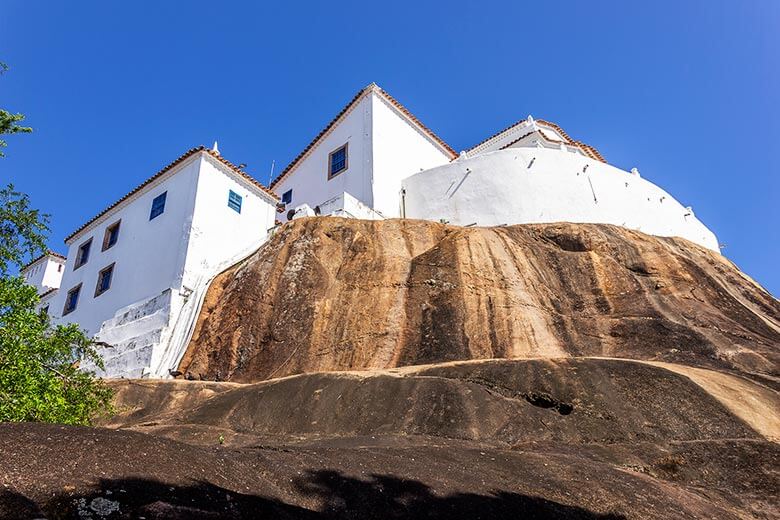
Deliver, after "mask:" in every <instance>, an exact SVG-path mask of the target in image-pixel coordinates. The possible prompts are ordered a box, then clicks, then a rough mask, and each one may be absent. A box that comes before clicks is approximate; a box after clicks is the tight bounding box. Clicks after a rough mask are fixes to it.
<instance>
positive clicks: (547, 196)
mask: <svg viewBox="0 0 780 520" xmlns="http://www.w3.org/2000/svg"><path fill="white" fill-rule="evenodd" d="M586 165H587V169H586V170H585V171H583V169H584V167H585V166H586ZM403 185H404V188H405V190H406V194H405V204H406V216H407V217H408V218H419V219H428V220H439V219H446V220H448V221H449V222H450V223H452V224H456V225H469V224H476V225H479V226H495V225H502V224H523V223H544V222H590V223H605V224H616V225H620V226H624V227H627V228H630V229H635V230H638V231H642V232H645V233H648V234H652V235H658V236H679V237H683V238H686V239H688V240H691V241H692V242H695V243H697V244H700V245H702V246H704V247H707V248H709V249H712V250H714V251H719V248H718V242H717V239H716V237H715V235H714V234H713V233H712V231H710V230H709V229H707V228H706V227H705V226H704V224H702V223H701V222H700V221H699V220H698V219H697V218H696V217H695V216H694V215H693V213H692V212H690V211H688V210H687V209H686V208H685V207H683V206H682V205H681V204H680V203H679V202H677V201H676V200H675V199H674V198H673V197H672V196H671V195H669V194H668V193H666V192H665V191H664V190H662V189H661V188H659V187H658V186H655V185H654V184H652V183H650V182H648V181H647V180H645V179H642V178H640V177H638V176H636V175H632V174H630V173H628V172H625V171H623V170H620V169H618V168H615V167H613V166H611V165H608V164H605V163H602V162H599V161H595V160H591V159H588V158H586V157H583V156H581V155H579V154H575V153H571V152H565V151H560V150H551V149H546V148H525V149H514V148H513V149H507V150H503V151H497V152H491V153H487V154H484V155H479V156H476V157H473V158H463V159H459V160H458V161H456V162H454V163H451V164H448V165H445V166H441V167H438V168H433V169H431V170H427V171H424V172H421V173H417V174H415V175H413V176H411V177H409V178H408V179H405V180H404V182H403ZM686 215H687V216H686Z"/></svg>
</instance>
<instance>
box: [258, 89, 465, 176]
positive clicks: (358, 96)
mask: <svg viewBox="0 0 780 520" xmlns="http://www.w3.org/2000/svg"><path fill="white" fill-rule="evenodd" d="M372 92H374V93H376V94H378V95H380V96H382V97H383V98H384V99H385V100H386V101H387V102H388V103H390V104H391V105H393V106H394V107H395V108H396V109H397V110H398V111H399V112H401V113H402V114H403V115H404V116H405V117H406V119H408V120H409V121H411V122H412V123H413V124H414V125H416V126H417V127H419V128H420V130H422V131H423V133H425V134H426V135H427V136H428V137H429V138H430V139H431V140H433V141H434V142H435V143H437V144H438V145H439V146H440V147H441V148H442V149H443V150H444V151H445V152H446V153H447V154H448V155H449V156H450V159H454V158H455V157H457V155H458V154H457V153H455V150H453V149H452V148H451V147H450V145H448V144H447V143H446V142H444V140H443V139H441V138H440V137H439V136H438V135H436V134H435V133H433V130H431V129H430V128H428V127H427V126H425V125H424V124H423V123H422V121H420V120H419V119H417V117H416V116H415V115H414V114H412V113H411V112H410V111H409V110H408V109H407V108H406V107H405V106H403V105H402V104H401V103H400V102H399V101H398V100H396V99H395V98H394V97H393V96H391V95H390V94H388V93H387V92H386V91H385V90H383V89H382V88H380V87H379V85H377V84H376V83H371V84H370V85H368V86H367V87H365V88H363V89H361V90H360V91H358V93H357V94H355V96H354V97H353V98H352V100H350V102H349V103H347V104H346V106H344V108H342V109H341V110H340V111H339V113H338V114H336V117H334V118H333V119H331V120H330V122H329V123H328V124H327V125H325V128H323V129H322V130H321V131H320V133H318V134H317V135H316V136H315V137H314V139H312V140H311V142H310V143H309V144H307V145H306V147H305V148H304V149H303V150H302V151H301V153H299V154H298V155H297V156H296V157H295V159H293V160H292V161H291V162H290V164H288V165H287V166H286V167H285V168H284V170H282V173H280V174H279V176H277V177H276V178H275V179H274V180H273V181H271V188H272V189H273V187H274V186H276V185H277V184H278V183H279V182H280V181H281V180H282V179H284V178H285V177H286V176H287V174H289V173H290V172H291V171H292V170H294V169H295V167H296V166H298V164H299V163H300V162H301V161H302V160H303V159H304V157H306V155H307V154H308V153H309V151H310V150H311V149H312V148H314V147H315V146H317V144H318V143H319V142H320V140H321V139H322V138H323V137H325V136H326V135H327V134H328V133H329V132H330V130H331V129H332V128H333V127H334V126H335V125H336V124H337V123H338V122H339V121H340V120H341V118H342V117H344V115H346V114H347V113H348V112H350V111H351V110H352V109H353V108H354V107H355V105H357V104H358V103H359V102H360V100H361V99H363V97H364V96H366V95H367V94H370V93H372Z"/></svg>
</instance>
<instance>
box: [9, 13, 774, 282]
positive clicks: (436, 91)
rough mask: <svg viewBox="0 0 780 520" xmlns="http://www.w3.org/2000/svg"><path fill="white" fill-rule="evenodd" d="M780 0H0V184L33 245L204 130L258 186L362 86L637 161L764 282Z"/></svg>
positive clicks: (483, 129) (460, 127)
mask: <svg viewBox="0 0 780 520" xmlns="http://www.w3.org/2000/svg"><path fill="white" fill-rule="evenodd" d="M779 56H780V1H776V0H771V1H743V0H735V1H732V2H724V1H715V0H710V1H679V0H677V1H653V2H625V1H615V2H598V1H596V2H520V1H511V2H506V3H504V4H499V3H492V2H458V1H448V2H440V3H439V4H438V5H436V4H433V3H429V2H422V1H419V0H418V1H415V2H411V3H405V2H354V3H338V2H316V3H314V2H312V3H310V4H307V3H296V2H244V3H238V2H224V1H223V2H215V1H210V2H197V1H189V2H179V3H176V2H172V1H171V2H169V1H155V2H145V1H136V2H106V1H105V0H102V1H79V2H32V1H30V0H4V1H3V6H2V8H1V9H0V61H5V62H7V63H8V64H9V65H10V66H11V70H10V71H9V72H8V73H7V74H5V75H4V76H3V77H2V78H0V106H1V107H3V108H6V109H10V110H12V111H20V112H23V113H25V114H27V116H28V122H29V124H30V125H32V126H33V127H35V133H34V134H32V135H23V136H12V137H10V138H9V139H8V141H9V147H8V148H7V149H6V153H7V158H5V159H2V160H0V182H3V183H5V182H7V181H13V182H14V183H15V184H16V185H17V187H18V188H20V189H22V190H24V191H26V192H28V193H30V195H31V196H32V199H33V201H34V203H35V205H37V206H38V207H40V208H42V209H44V210H45V211H47V212H49V213H51V214H52V217H53V225H52V237H51V241H50V244H51V246H52V248H54V249H56V250H59V251H64V247H63V244H62V239H63V238H64V237H65V236H66V235H68V234H69V233H70V232H71V231H73V230H75V229H76V228H77V227H78V226H79V225H80V224H82V223H83V222H84V221H86V220H87V219H88V218H90V217H91V216H93V215H94V214H96V213H97V212H99V211H100V210H101V209H103V208H104V207H105V206H106V205H107V204H109V203H111V202H113V201H114V200H116V199H118V198H119V197H120V196H122V195H123V194H124V193H126V192H127V191H129V190H130V189H131V188H132V187H134V186H136V185H137V184H139V183H140V182H141V181H143V180H144V179H145V178H147V177H149V176H150V175H151V174H153V173H154V172H156V171H157V170H158V169H159V168H161V167H162V166H164V165H165V164H167V163H168V162H170V161H171V160H173V159H174V158H175V157H177V156H178V155H179V154H181V153H182V152H184V151H185V150H187V149H189V148H191V147H193V146H196V145H199V144H206V145H211V143H212V142H213V141H214V140H215V139H218V140H219V143H220V148H221V150H222V153H223V155H225V156H226V157H227V158H228V159H230V160H231V161H233V162H235V163H242V162H243V163H247V164H248V165H249V166H248V168H247V169H248V171H249V172H250V173H252V174H253V175H254V176H255V177H257V178H258V179H260V180H261V181H263V182H267V180H268V179H267V177H268V174H269V170H270V165H271V161H272V160H275V161H276V164H277V172H278V171H279V168H280V167H281V166H284V165H285V164H286V163H287V162H288V161H289V160H290V159H291V158H293V157H294V156H295V155H296V154H297V153H298V152H299V151H300V149H301V148H302V147H303V146H304V145H305V144H306V143H307V142H308V141H309V140H310V139H311V138H312V137H313V136H314V135H315V134H316V133H317V132H318V131H319V130H320V129H321V128H322V126H323V125H324V124H325V123H326V122H327V121H329V120H330V119H331V118H332V117H333V115H334V114H335V113H336V112H337V111H338V110H339V109H340V108H341V107H342V106H343V105H344V104H345V103H346V102H347V101H348V100H349V99H350V98H351V97H352V96H353V95H354V93H355V92H356V91H358V90H359V89H360V88H362V87H363V86H365V85H366V84H368V83H370V82H371V81H376V82H377V83H378V84H379V85H380V86H382V87H383V88H385V89H386V90H388V91H389V92H390V93H391V94H392V95H393V96H395V97H396V98H397V99H398V100H399V101H401V102H402V103H404V104H405V105H406V106H407V107H408V108H409V109H410V110H411V111H412V112H414V113H415V114H416V115H417V116H418V117H419V118H420V119H421V120H422V121H424V122H425V123H426V124H427V125H428V126H430V127H431V128H432V129H433V130H434V131H435V132H436V133H437V134H439V135H440V136H441V137H442V138H443V139H445V140H446V141H447V142H448V143H449V144H450V145H451V146H452V147H453V148H455V149H456V150H461V149H465V148H467V147H469V146H470V145H472V144H475V143H476V142H478V141H480V140H481V139H482V138H483V137H486V136H487V135H489V134H491V133H493V132H495V131H497V130H499V129H501V128H503V127H504V126H506V125H507V124H509V123H512V122H514V121H516V120H518V119H521V118H524V117H526V115H527V114H532V115H534V116H535V117H538V118H543V119H548V120H551V121H555V122H557V123H559V124H560V125H561V126H562V127H563V128H565V129H566V130H567V132H568V133H569V134H570V135H572V136H573V137H574V138H575V139H580V140H583V141H585V142H587V143H589V144H592V145H593V146H595V147H597V148H598V149H599V150H600V151H601V152H602V153H603V154H604V156H605V157H606V158H607V160H608V161H609V162H611V163H613V164H615V165H617V166H619V167H622V168H630V167H632V166H636V167H638V168H639V170H640V171H641V173H642V175H643V176H644V177H646V178H647V179H649V180H651V181H653V182H655V183H657V184H659V185H660V186H662V187H663V188H665V189H667V190H668V191H669V192H671V194H672V195H673V196H674V197H676V198H677V199H678V200H680V201H681V202H682V203H684V204H685V205H692V206H693V208H694V210H695V212H696V215H697V216H698V217H699V218H701V219H702V220H703V221H704V222H705V224H707V225H708V226H709V227H710V228H711V229H712V230H714V231H715V233H716V234H717V235H718V237H719V239H720V242H721V243H723V244H725V245H726V248H725V249H724V253H725V254H726V256H728V257H729V258H730V259H731V260H733V261H734V262H735V263H736V264H737V265H738V266H740V267H741V268H742V269H743V270H744V271H745V272H746V273H748V274H749V275H750V276H752V277H753V278H755V279H756V280H757V281H758V282H760V283H761V284H762V285H764V287H766V288H767V289H769V290H770V291H771V292H772V293H773V294H775V295H779V294H780V265H778V263H779V262H778V261H779V260H780V240H779V239H780V232H779V231H778V226H780V209H778V205H779V204H780V180H779V179H778V174H779V173H780V160H779V159H778V157H780V155H779V154H778V141H780V81H779V80H780V57H779Z"/></svg>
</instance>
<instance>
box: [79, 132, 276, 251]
mask: <svg viewBox="0 0 780 520" xmlns="http://www.w3.org/2000/svg"><path fill="white" fill-rule="evenodd" d="M197 153H204V154H207V155H209V156H211V157H212V158H214V159H216V160H217V161H219V162H220V163H221V164H223V165H224V166H226V167H227V168H228V169H229V170H231V171H233V172H234V173H237V174H238V175H240V176H241V177H243V178H244V179H245V180H247V181H249V183H250V184H252V185H254V186H255V187H257V188H259V189H260V190H261V191H263V192H264V193H265V194H267V195H268V196H270V197H271V198H272V199H273V200H275V201H278V200H279V197H277V196H276V194H275V193H274V192H272V191H271V190H269V189H268V188H266V187H265V186H263V185H262V184H260V183H259V182H258V181H257V180H256V179H255V178H254V177H252V176H250V175H249V174H248V173H246V172H245V171H243V170H241V169H240V168H239V167H238V166H236V165H235V164H233V163H232V162H230V161H228V160H227V159H225V158H224V157H222V156H221V155H220V154H219V152H216V151H214V150H211V149H209V148H206V147H205V146H203V145H201V146H198V147H197V148H190V149H189V150H187V151H186V152H184V153H183V154H182V155H180V156H179V157H178V158H177V159H176V160H174V161H173V162H171V163H170V164H168V165H167V166H165V167H164V168H163V169H162V170H160V171H158V172H157V173H155V174H154V175H152V176H151V177H149V178H148V179H146V180H145V181H144V182H142V183H141V184H139V185H138V186H136V187H135V188H133V189H132V190H131V191H130V192H128V193H127V194H126V195H124V196H123V197H122V198H120V199H119V200H117V201H116V202H114V203H113V204H111V205H110V206H108V207H106V208H105V209H104V210H103V211H101V212H100V213H98V214H97V215H95V216H94V217H92V218H91V219H89V220H88V221H87V222H86V223H84V224H83V225H82V226H81V227H79V228H78V229H77V230H76V231H74V232H73V233H71V234H70V235H68V236H67V237H65V243H66V244H67V243H68V242H69V241H70V240H71V239H73V238H74V237H75V236H77V235H78V234H79V233H81V232H82V231H84V230H85V229H87V228H88V227H89V226H90V225H91V224H93V223H94V222H96V221H97V220H99V219H100V218H101V217H103V216H104V215H105V214H106V213H108V212H110V211H111V210H113V209H114V208H116V207H117V206H119V205H120V204H121V203H122V202H124V201H126V200H127V199H129V198H131V197H132V196H133V195H135V194H136V193H138V192H140V191H141V190H143V189H144V188H145V187H146V186H148V185H149V184H151V183H152V182H154V181H155V180H157V179H159V178H160V177H162V176H163V175H165V173H167V172H168V171H170V170H171V169H172V168H174V167H175V166H178V165H179V164H181V163H182V162H184V161H186V160H187V159H189V158H190V157H192V156H193V155H195V154H197Z"/></svg>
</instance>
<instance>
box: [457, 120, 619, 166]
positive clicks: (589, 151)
mask: <svg viewBox="0 0 780 520" xmlns="http://www.w3.org/2000/svg"><path fill="white" fill-rule="evenodd" d="M526 121H528V119H521V120H519V121H517V122H515V123H513V124H511V125H509V126H507V127H506V128H504V129H503V130H500V131H498V132H496V133H495V134H493V135H491V136H490V137H488V138H487V139H484V140H483V141H481V142H480V143H478V144H475V145H474V146H472V147H471V148H469V149H468V151H471V150H474V149H475V148H478V147H480V146H482V145H483V144H485V143H487V142H488V141H490V140H491V139H494V138H496V137H498V136H499V135H501V134H503V133H504V132H506V131H508V130H511V129H512V128H514V127H516V126H517V125H519V124H520V123H524V122H526ZM534 122H536V123H538V124H541V125H546V126H549V127H550V128H552V129H553V130H555V131H556V132H558V133H559V134H561V136H562V137H563V138H564V139H565V140H566V141H558V142H563V143H565V144H571V145H574V146H577V147H579V148H581V149H582V151H583V152H585V155H587V156H589V157H591V158H592V159H596V160H597V161H601V162H603V163H606V162H607V160H606V159H604V156H603V155H601V153H599V151H598V150H596V148H594V147H593V146H591V145H589V144H585V143H583V142H582V141H577V140H575V139H572V138H571V136H570V135H569V134H568V133H566V130H564V129H563V128H561V127H560V125H558V124H557V123H553V122H552V121H547V120H545V119H535V120H534ZM530 133H531V132H529V133H528V134H525V135H523V136H522V137H526V136H527V135H529V134H530ZM542 135H543V136H544V134H542ZM522 137H521V138H520V139H522ZM520 139H516V140H514V141H512V142H511V143H509V144H508V145H506V146H504V147H503V148H506V147H508V146H511V145H512V144H514V143H516V142H517V141H519V140H520ZM545 139H548V140H550V141H554V140H553V139H549V138H548V137H545ZM503 148H502V149H503Z"/></svg>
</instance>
